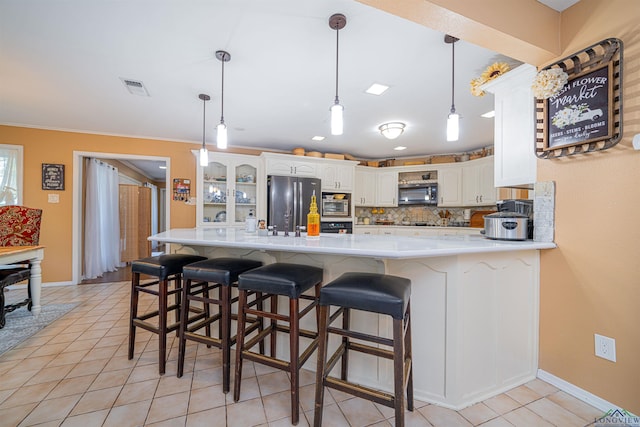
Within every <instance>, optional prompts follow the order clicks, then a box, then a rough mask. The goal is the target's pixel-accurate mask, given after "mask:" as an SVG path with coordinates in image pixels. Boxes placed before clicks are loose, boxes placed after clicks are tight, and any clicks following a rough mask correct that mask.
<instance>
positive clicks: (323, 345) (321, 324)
mask: <svg viewBox="0 0 640 427" xmlns="http://www.w3.org/2000/svg"><path fill="white" fill-rule="evenodd" d="M318 313H319V315H318V317H319V320H318V363H317V366H316V401H315V406H314V412H313V425H314V427H320V426H321V425H322V408H323V405H324V378H325V376H326V373H325V369H326V363H327V339H328V337H327V323H328V322H329V306H326V305H320V306H318Z"/></svg>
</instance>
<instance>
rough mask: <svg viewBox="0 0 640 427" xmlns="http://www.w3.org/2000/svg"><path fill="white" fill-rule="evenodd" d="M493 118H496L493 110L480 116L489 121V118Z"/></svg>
mask: <svg viewBox="0 0 640 427" xmlns="http://www.w3.org/2000/svg"><path fill="white" fill-rule="evenodd" d="M495 116H496V112H495V110H491V111H487V112H486V113H484V114H480V117H484V118H485V119H490V118H492V117H495Z"/></svg>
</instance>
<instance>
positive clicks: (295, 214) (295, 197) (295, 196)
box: [293, 182, 300, 227]
mask: <svg viewBox="0 0 640 427" xmlns="http://www.w3.org/2000/svg"><path fill="white" fill-rule="evenodd" d="M298 224H300V223H299V222H298V189H297V188H296V183H295V182H294V183H293V226H294V227H295V226H296V225H298Z"/></svg>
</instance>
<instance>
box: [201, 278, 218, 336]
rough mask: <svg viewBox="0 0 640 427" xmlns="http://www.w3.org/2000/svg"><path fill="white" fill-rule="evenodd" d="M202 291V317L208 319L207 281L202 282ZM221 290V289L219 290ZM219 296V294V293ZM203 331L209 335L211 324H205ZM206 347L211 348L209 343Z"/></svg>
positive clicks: (209, 313)
mask: <svg viewBox="0 0 640 427" xmlns="http://www.w3.org/2000/svg"><path fill="white" fill-rule="evenodd" d="M203 286H204V287H203V291H202V296H203V297H204V299H205V301H204V303H203V307H202V309H203V310H204V317H205V319H208V318H209V317H211V306H210V304H209V302H208V301H209V283H208V282H205V283H204V284H203ZM220 292H222V291H220ZM219 296H220V295H219ZM204 333H205V334H206V335H207V336H208V337H211V325H210V324H207V326H205V327H204ZM207 348H211V344H207Z"/></svg>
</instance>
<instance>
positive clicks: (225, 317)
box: [219, 285, 231, 393]
mask: <svg viewBox="0 0 640 427" xmlns="http://www.w3.org/2000/svg"><path fill="white" fill-rule="evenodd" d="M230 288H231V287H230V286H224V285H220V288H219V289H220V292H219V295H220V305H221V309H222V318H221V319H220V324H221V325H222V330H221V331H220V341H221V346H222V392H223V393H228V392H229V388H230V382H231V379H230V377H231V337H230V335H231V289H230Z"/></svg>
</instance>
